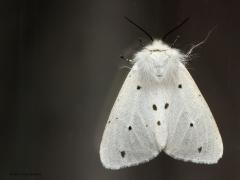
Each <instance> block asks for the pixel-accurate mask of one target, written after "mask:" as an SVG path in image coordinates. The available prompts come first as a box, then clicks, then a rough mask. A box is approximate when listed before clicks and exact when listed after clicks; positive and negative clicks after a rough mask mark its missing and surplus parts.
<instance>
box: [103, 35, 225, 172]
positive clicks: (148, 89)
mask: <svg viewBox="0 0 240 180" xmlns="http://www.w3.org/2000/svg"><path fill="white" fill-rule="evenodd" d="M187 56H188V54H187V55H186V54H183V53H181V52H180V51H179V50H177V49H174V48H171V47H169V46H168V45H166V44H164V43H163V42H162V41H161V40H154V41H153V43H152V44H150V45H148V46H146V47H144V48H143V49H142V50H141V51H139V52H137V53H136V54H135V56H134V59H133V64H134V65H133V67H132V69H131V71H130V72H129V74H128V76H127V78H126V80H125V82H124V84H123V86H122V88H121V90H120V92H119V95H118V97H117V99H116V102H115V103H114V106H113V108H112V111H111V113H110V116H109V119H108V122H107V125H106V128H105V131H104V134H103V137H102V142H101V145H100V158H101V161H102V164H103V165H104V167H106V168H109V169H120V168H124V167H129V166H135V165H138V164H140V163H144V162H147V161H149V160H151V159H153V158H154V157H156V156H157V155H158V154H159V153H160V152H161V151H164V152H165V153H166V154H168V155H170V156H171V157H173V158H175V159H180V160H183V161H191V162H194V163H203V164H214V163H217V162H218V160H219V159H220V158H221V157H222V154H223V144H222V139H221V136H220V133H219V131H218V128H217V125H216V123H215V121H214V118H213V116H212V113H211V111H210V109H209V107H208V105H207V103H206V102H205V100H204V98H203V96H202V94H201V92H200V91H199V89H198V87H197V85H196V84H195V82H194V80H193V79H192V77H191V75H190V74H189V72H188V70H187V69H186V67H185V65H184V64H185V62H186V58H187Z"/></svg>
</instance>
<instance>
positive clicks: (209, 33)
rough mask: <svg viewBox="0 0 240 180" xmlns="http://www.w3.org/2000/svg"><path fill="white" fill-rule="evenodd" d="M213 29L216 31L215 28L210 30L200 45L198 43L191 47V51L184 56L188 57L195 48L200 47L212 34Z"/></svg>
mask: <svg viewBox="0 0 240 180" xmlns="http://www.w3.org/2000/svg"><path fill="white" fill-rule="evenodd" d="M215 29H216V26H215V27H214V28H212V29H211V30H210V31H209V32H208V33H207V36H206V37H205V38H204V40H202V41H201V42H200V43H198V44H195V45H193V46H192V47H191V49H190V50H189V51H188V52H187V54H186V56H189V55H190V54H191V53H192V51H193V50H194V49H195V48H197V47H199V46H201V45H202V44H204V43H205V42H206V41H207V40H208V38H209V36H210V35H211V34H212V32H213V31H214V30H215Z"/></svg>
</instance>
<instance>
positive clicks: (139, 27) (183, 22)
mask: <svg viewBox="0 0 240 180" xmlns="http://www.w3.org/2000/svg"><path fill="white" fill-rule="evenodd" d="M125 19H126V20H127V21H128V22H129V23H131V24H133V25H134V26H136V27H137V28H138V29H140V30H141V31H142V32H144V34H146V36H147V37H149V39H150V40H151V41H153V37H152V36H151V35H150V34H149V33H148V32H147V31H146V30H145V29H143V28H142V27H141V26H139V25H137V24H136V23H135V22H133V21H132V20H131V19H129V18H128V17H126V16H125ZM189 19H190V18H189V17H187V18H186V19H184V20H183V21H182V22H181V23H180V24H178V25H177V26H175V27H174V28H172V29H171V30H170V31H168V32H167V33H166V34H165V35H164V36H163V37H162V40H165V39H166V38H167V36H168V35H169V34H171V33H173V32H174V31H176V30H177V29H179V28H180V27H181V26H183V25H184V24H185V23H186V22H187V21H188V20H189Z"/></svg>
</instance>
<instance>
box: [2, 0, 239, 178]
mask: <svg viewBox="0 0 240 180" xmlns="http://www.w3.org/2000/svg"><path fill="white" fill-rule="evenodd" d="M239 6H240V3H239V1H231V0H222V1H220V0H198V1H193V0H182V1H168V0H165V1H163V0H161V1H160V0H145V1H139V0H118V1H116V0H102V1H100V0H88V1H81V0H68V1H64V0H55V1H54V0H48V1H47V0H45V1H44V0H21V1H18V0H3V1H1V2H0V14H1V15H0V23H1V26H0V38H1V39H0V42H1V43H0V44H1V48H0V50H1V53H0V62H1V64H0V69H1V70H0V72H1V86H0V87H1V93H0V95H1V96H0V98H1V99H0V104H1V117H0V120H1V125H0V142H1V146H0V147H1V148H0V154H1V158H0V165H1V167H0V179H4V180H5V179H24V180H25V179H42V180H53V179H58V180H80V179H81V180H85V179H86V180H87V179H99V180H107V179H114V180H115V179H116V180H117V179H124V180H127V179H131V180H132V179H142V180H143V179H164V180H170V179H179V180H200V179H204V180H208V179H209V180H210V179H211V180H214V179H218V180H220V179H221V180H223V179H224V180H225V179H231V180H235V179H236V180H237V179H240V174H239V170H240V155H239V154H240V141H239V137H240V123H239V120H240V119H239V118H240V110H239V107H240V94H239V92H240V85H239V84H240V83H239V76H240V71H239V67H240V59H239V51H240V49H239V42H240V33H239V32H240V21H239V18H240V12H239V11H240V10H239ZM125 15H126V16H128V17H130V18H132V19H133V20H134V21H135V22H137V23H138V24H140V25H141V26H143V27H145V29H147V30H148V31H149V32H150V33H151V34H152V35H153V36H154V37H156V38H159V37H161V36H162V35H163V34H164V33H166V32H167V31H168V30H169V29H171V28H172V27H173V26H175V25H176V24H177V23H179V22H180V21H181V20H183V19H184V18H186V17H188V16H190V17H191V20H190V21H189V22H188V23H187V24H186V25H184V26H183V27H182V28H181V29H179V30H178V31H177V32H175V33H173V34H172V35H171V36H169V38H168V41H169V42H172V41H173V40H174V39H175V38H176V36H177V35H180V36H181V37H180V39H179V40H178V41H177V44H176V47H177V48H179V49H181V50H183V51H185V52H186V51H187V50H188V49H189V48H190V47H191V45H192V43H196V42H199V41H201V40H202V39H203V38H204V37H205V36H206V34H207V32H208V31H209V30H210V29H212V28H213V27H214V26H215V25H217V29H216V30H215V31H214V33H213V34H212V35H211V37H210V38H209V40H208V41H207V43H205V44H204V45H203V46H201V47H200V48H198V49H197V50H196V51H195V55H196V56H195V57H194V58H193V59H192V60H191V62H190V64H189V68H190V73H191V74H192V76H193V77H194V79H195V81H196V83H197V84H198V86H199V88H200V89H201V91H202V93H203V95H204V96H205V98H206V100H207V102H208V104H209V106H210V107H211V110H212V112H213V114H214V116H215V119H216V121H217V124H218V127H219V130H220V132H221V135H222V138H223V142H224V148H225V149H224V155H223V158H222V159H221V160H220V162H219V163H218V164H216V165H211V166H207V165H196V164H193V163H184V162H182V161H177V160H174V159H172V158H170V157H168V156H166V155H165V154H164V153H162V154H161V155H160V156H158V157H157V158H156V159H154V160H152V161H150V162H149V163H146V164H143V165H140V166H137V167H132V168H127V169H123V170H119V171H110V170H106V169H104V168H103V167H102V165H101V163H100V160H99V153H98V151H99V144H100V140H101V136H102V133H103V130H104V126H105V123H106V121H107V117H108V114H109V111H110V110H111V106H112V104H113V102H114V99H115V97H116V96H117V92H118V90H119V88H120V87H121V84H122V82H123V80H124V78H125V76H126V74H127V70H126V69H125V70H120V68H119V67H121V66H122V65H123V62H122V60H120V59H119V56H120V55H121V54H122V53H124V52H125V51H127V50H128V49H129V48H130V47H131V45H132V44H134V43H135V42H136V41H137V39H138V38H139V37H144V38H145V36H144V34H142V32H140V31H139V30H138V29H136V28H134V27H133V26H132V25H131V24H129V23H127V22H126V21H125V20H124V19H123V16H125ZM11 173H18V175H16V176H14V175H11ZM21 173H26V174H31V173H40V175H35V176H34V175H21Z"/></svg>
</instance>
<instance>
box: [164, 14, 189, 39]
mask: <svg viewBox="0 0 240 180" xmlns="http://www.w3.org/2000/svg"><path fill="white" fill-rule="evenodd" d="M189 19H190V17H187V18H186V19H184V20H183V21H182V22H181V23H180V24H179V25H177V26H175V27H174V28H172V29H171V30H170V31H168V32H167V33H166V34H165V35H164V36H163V37H162V40H165V39H166V38H167V36H168V35H169V34H171V33H173V32H174V31H176V30H177V29H179V28H180V27H181V26H183V25H184V24H185V23H186V22H187V21H188V20H189Z"/></svg>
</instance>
